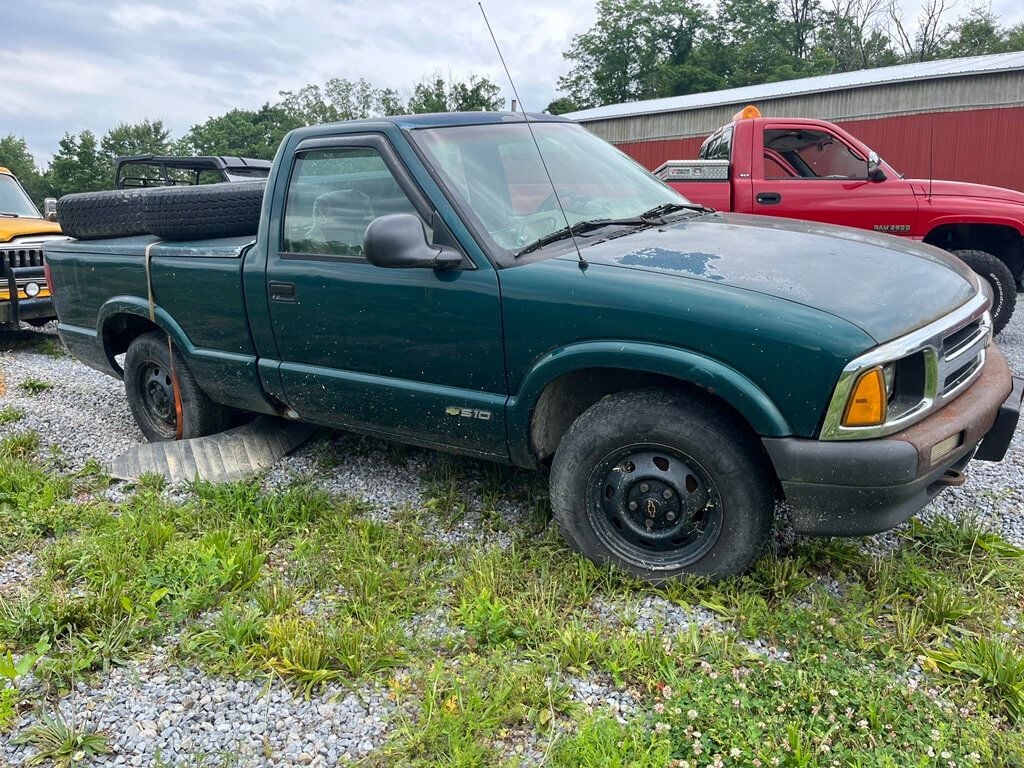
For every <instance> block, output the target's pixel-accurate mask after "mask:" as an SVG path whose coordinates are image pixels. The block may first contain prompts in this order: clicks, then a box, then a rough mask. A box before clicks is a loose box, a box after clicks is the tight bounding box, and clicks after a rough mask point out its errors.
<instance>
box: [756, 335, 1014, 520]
mask: <svg viewBox="0 0 1024 768" xmlns="http://www.w3.org/2000/svg"><path fill="white" fill-rule="evenodd" d="M1022 394H1024V380H1022V379H1019V378H1015V377H1013V376H1012V375H1011V374H1010V369H1009V367H1008V366H1007V364H1006V358H1005V357H1003V354H1002V353H1001V352H1000V351H999V349H998V348H997V347H996V346H995V345H992V346H991V347H990V348H989V353H988V359H987V360H986V363H985V367H984V368H983V369H982V374H981V376H980V377H979V378H978V380H977V381H975V382H974V383H973V384H972V385H971V386H970V387H969V388H968V389H967V390H966V391H965V392H963V394H961V395H960V396H959V397H957V398H956V399H955V400H953V401H952V402H951V403H949V404H948V405H946V406H944V407H943V408H941V409H939V410H938V411H936V412H935V413H933V414H932V415H930V416H928V417H927V418H925V419H923V420H922V421H920V422H918V423H917V424H914V425H913V426H911V427H908V428H907V429H905V430H903V431H902V432H898V433H896V434H895V435H891V436H889V437H885V438H879V439H876V440H861V441H848V442H839V441H836V442H832V441H820V440H803V439H799V438H781V439H776V438H765V439H764V440H763V441H762V442H763V443H764V446H765V450H767V451H768V455H769V457H770V458H771V460H772V463H773V464H774V465H775V471H776V474H777V476H778V478H779V481H780V483H781V484H782V490H783V492H784V494H785V496H786V503H787V505H788V507H789V509H790V514H791V516H792V520H793V527H794V529H795V530H796V531H797V532H798V533H808V534H816V535H824V536H864V535H868V534H872V533H878V532H879V531H884V530H888V529H889V528H892V527H894V526H896V525H899V524H900V523H902V522H903V521H904V520H906V519H907V518H909V517H910V516H911V515H913V514H915V513H916V512H918V511H919V510H920V509H921V508H922V507H924V506H925V505H926V504H927V503H928V502H929V501H931V500H932V499H933V498H935V497H936V496H937V495H938V494H939V493H941V492H942V490H943V489H944V488H947V487H948V486H950V485H956V484H959V483H960V482H962V479H963V478H962V476H961V475H960V472H961V471H962V470H963V469H964V468H965V467H966V466H967V464H968V462H969V461H970V460H971V458H972V457H976V458H979V459H986V460H991V461H999V460H1001V459H1002V458H1003V456H1004V455H1005V454H1006V451H1007V449H1008V447H1009V445H1010V441H1011V440H1012V439H1013V434H1014V432H1015V430H1016V428H1017V423H1018V419H1019V414H1020V409H1021V397H1022ZM950 440H952V443H949V442H947V441H950ZM950 444H952V445H955V446H956V447H954V448H953V449H952V450H948V451H943V450H942V448H941V446H943V445H947V446H948V445H950ZM937 446H938V447H939V451H940V452H939V453H938V454H937V455H934V454H935V451H936V448H937Z"/></svg>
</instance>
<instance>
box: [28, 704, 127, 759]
mask: <svg viewBox="0 0 1024 768" xmlns="http://www.w3.org/2000/svg"><path fill="white" fill-rule="evenodd" d="M15 743H19V744H30V745H32V746H33V747H35V748H36V753H35V754H34V755H33V756H32V757H31V758H29V760H28V765H43V764H45V763H49V764H51V765H53V766H55V768H70V766H73V765H81V764H82V763H83V762H85V761H87V760H91V759H93V758H95V757H98V756H100V755H104V754H106V753H107V751H108V749H107V738H106V736H104V735H102V734H100V733H96V732H94V731H92V730H90V729H88V728H80V727H78V726H76V725H75V723H74V721H73V720H72V721H71V722H68V721H67V720H65V719H64V717H63V716H62V715H61V714H60V713H59V712H58V713H54V714H52V715H51V714H45V713H43V714H40V715H39V722H38V723H37V724H36V725H33V726H31V727H29V728H28V729H27V730H26V731H25V732H24V733H23V734H22V735H21V736H19V737H18V738H17V739H15Z"/></svg>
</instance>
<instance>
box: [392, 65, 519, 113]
mask: <svg viewBox="0 0 1024 768" xmlns="http://www.w3.org/2000/svg"><path fill="white" fill-rule="evenodd" d="M504 107H505V99H504V98H502V97H501V88H500V87H499V86H498V84H497V83H495V82H493V81H492V80H490V79H488V78H486V77H478V76H477V75H469V76H468V77H466V78H465V79H462V80H459V79H457V78H453V77H451V76H450V75H449V77H448V79H447V80H445V78H444V77H443V76H442V75H441V73H440V72H435V73H434V74H432V75H427V76H426V77H424V78H423V79H422V80H420V81H419V82H418V83H417V84H416V85H415V86H414V87H413V90H412V95H411V96H410V97H409V103H408V104H407V105H406V109H408V110H409V112H412V113H414V114H426V113H430V112H480V111H482V110H483V111H488V112H494V111H497V110H500V109H504Z"/></svg>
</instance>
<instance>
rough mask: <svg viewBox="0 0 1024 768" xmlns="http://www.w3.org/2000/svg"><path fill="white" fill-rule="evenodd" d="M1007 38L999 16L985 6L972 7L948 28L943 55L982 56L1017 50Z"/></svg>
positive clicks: (943, 45) (943, 44)
mask: <svg viewBox="0 0 1024 768" xmlns="http://www.w3.org/2000/svg"><path fill="white" fill-rule="evenodd" d="M1007 38H1008V35H1007V34H1006V32H1004V31H1003V30H1002V29H1001V28H1000V26H999V17H998V16H996V15H995V14H994V13H993V12H992V11H991V10H988V9H985V8H972V9H971V10H970V11H968V12H967V14H966V15H965V16H961V17H960V18H959V19H957V20H956V21H955V22H954V23H953V24H951V25H950V26H949V27H948V28H947V29H946V33H945V35H944V39H943V41H942V56H943V57H950V58H952V57H956V56H982V55H984V54H986V53H1002V52H1003V51H1008V50H1017V49H1013V48H1010V47H1009V46H1008V45H1007V42H1008V41H1007Z"/></svg>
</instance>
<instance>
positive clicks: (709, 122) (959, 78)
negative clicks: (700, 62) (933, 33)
mask: <svg viewBox="0 0 1024 768" xmlns="http://www.w3.org/2000/svg"><path fill="white" fill-rule="evenodd" d="M746 104H755V105H756V106H757V107H758V109H760V110H761V112H762V114H764V115H765V116H766V117H812V118H819V119H823V120H830V121H832V122H834V123H837V124H839V125H841V126H842V127H843V128H845V129H846V130H848V131H849V132H850V133H852V134H854V135H855V136H857V137H858V138H860V139H861V140H862V141H864V142H865V143H866V144H868V145H869V146H870V147H871V148H872V149H874V150H875V151H876V152H878V153H879V154H880V155H881V156H882V157H884V158H885V159H886V160H887V161H888V162H889V163H891V164H892V165H893V167H895V168H897V169H898V170H899V171H901V172H902V173H904V174H905V175H907V176H911V177H917V178H927V177H929V176H931V177H932V178H936V179H953V180H956V181H971V182H976V183H979V184H993V185H995V186H1000V187H1009V188H1011V189H1018V190H1021V191H1024V52H1016V53H1003V54H994V55H991V56H973V57H970V58H965V59H946V60H942V61H928V62H922V63H916V64H903V65H900V66H897V67H883V68H880V69H866V70H860V71H857V72H844V73H840V74H835V75H823V76H821V77H808V78H804V79H801V80H789V81H785V82H781V83H766V84H764V85H756V86H749V87H745V88H732V89H729V90H726V91H715V92H713V93H700V94H690V95H687V96H675V97H671V98H665V99H653V100H650V101H639V102H631V103H626V104H613V105H609V106H606V107H597V108H595V109H588V110H583V111H580V112H574V113H571V114H568V115H566V117H569V118H572V119H574V120H577V121H579V122H581V123H583V124H584V125H586V126H587V128H589V129H590V130H592V131H593V132H594V133H596V134H598V135H599V136H602V137H603V138H605V139H607V140H609V141H611V142H612V143H614V144H616V145H618V147H619V148H620V149H622V150H623V151H624V152H626V153H627V154H629V155H631V156H632V157H634V158H636V159H637V160H638V161H639V162H640V163H642V164H643V165H645V166H646V167H648V168H650V169H652V170H653V169H654V168H657V167H658V166H659V165H661V164H662V163H663V162H665V161H666V160H677V159H687V158H693V157H696V155H697V150H698V148H699V147H700V145H701V143H702V142H703V141H704V139H705V138H706V137H707V136H708V135H709V134H710V133H712V132H713V131H714V130H715V129H717V128H718V127H720V126H721V125H724V124H725V123H727V122H729V121H730V120H731V119H732V115H733V114H735V113H736V112H737V111H738V110H739V109H740V108H742V107H743V106H745V105H746Z"/></svg>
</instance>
